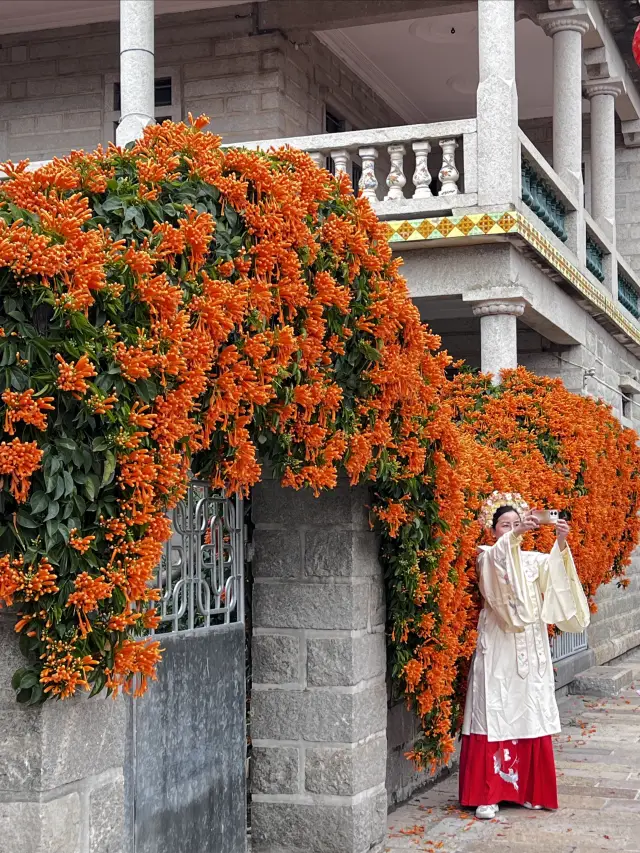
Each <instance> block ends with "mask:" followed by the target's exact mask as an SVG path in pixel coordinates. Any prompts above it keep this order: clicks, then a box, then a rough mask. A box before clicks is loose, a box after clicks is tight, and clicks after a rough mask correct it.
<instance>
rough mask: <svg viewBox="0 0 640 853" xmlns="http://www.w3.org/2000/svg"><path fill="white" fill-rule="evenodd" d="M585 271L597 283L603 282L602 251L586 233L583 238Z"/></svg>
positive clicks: (603, 253)
mask: <svg viewBox="0 0 640 853" xmlns="http://www.w3.org/2000/svg"><path fill="white" fill-rule="evenodd" d="M585 243H586V256H587V269H588V270H589V272H590V273H591V275H593V276H595V277H596V278H597V279H598V281H600V282H603V281H604V280H605V274H604V255H605V252H604V249H603V248H602V247H601V246H600V245H599V243H597V242H596V240H594V239H593V237H592V236H591V235H590V234H589V232H588V231H587V233H586V236H585Z"/></svg>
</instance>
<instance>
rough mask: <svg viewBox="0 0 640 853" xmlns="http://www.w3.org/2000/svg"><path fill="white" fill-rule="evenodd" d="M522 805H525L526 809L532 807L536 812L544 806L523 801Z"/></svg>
mask: <svg viewBox="0 0 640 853" xmlns="http://www.w3.org/2000/svg"><path fill="white" fill-rule="evenodd" d="M522 805H523V806H524V807H525V809H532V810H533V811H535V812H537V811H540V810H541V809H542V806H532V805H531V803H523V804H522Z"/></svg>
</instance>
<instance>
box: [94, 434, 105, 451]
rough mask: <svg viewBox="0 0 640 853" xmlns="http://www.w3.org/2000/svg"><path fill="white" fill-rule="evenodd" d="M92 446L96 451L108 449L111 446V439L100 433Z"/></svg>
mask: <svg viewBox="0 0 640 853" xmlns="http://www.w3.org/2000/svg"><path fill="white" fill-rule="evenodd" d="M91 447H92V449H93V450H95V451H96V452H99V451H100V450H107V449H108V447H109V439H107V438H105V437H104V436H101V435H100V436H98V437H97V438H94V439H93V441H92V442H91Z"/></svg>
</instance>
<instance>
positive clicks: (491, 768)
mask: <svg viewBox="0 0 640 853" xmlns="http://www.w3.org/2000/svg"><path fill="white" fill-rule="evenodd" d="M503 801H506V802H510V803H519V804H520V805H524V804H525V803H528V804H531V805H532V806H542V808H545V809H557V808H558V789H557V786H556V765H555V761H554V758H553V744H552V742H551V736H550V735H547V736H546V737H535V738H525V739H522V740H503V741H493V742H489V741H488V740H487V736H486V735H463V736H462V751H461V753H460V805H462V806H473V807H474V808H475V807H476V806H493V805H497V804H498V803H500V802H503Z"/></svg>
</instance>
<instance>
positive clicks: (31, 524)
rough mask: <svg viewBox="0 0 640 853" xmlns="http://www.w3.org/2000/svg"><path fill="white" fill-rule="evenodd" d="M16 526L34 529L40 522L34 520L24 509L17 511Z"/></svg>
mask: <svg viewBox="0 0 640 853" xmlns="http://www.w3.org/2000/svg"><path fill="white" fill-rule="evenodd" d="M18 527H27V528H28V529H29V530H34V529H35V528H36V527H40V522H38V521H34V519H33V518H31V516H30V515H27V513H26V512H25V511H24V510H20V511H19V512H18Z"/></svg>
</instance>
